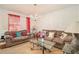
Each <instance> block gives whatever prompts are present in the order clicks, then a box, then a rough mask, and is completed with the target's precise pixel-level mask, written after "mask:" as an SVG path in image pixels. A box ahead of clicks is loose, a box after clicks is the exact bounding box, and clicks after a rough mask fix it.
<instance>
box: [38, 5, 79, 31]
mask: <svg viewBox="0 0 79 59" xmlns="http://www.w3.org/2000/svg"><path fill="white" fill-rule="evenodd" d="M78 8H79V7H78V6H72V7H68V8H64V9H61V10H57V11H54V12H49V13H48V14H44V15H41V16H42V17H41V18H40V19H38V20H39V21H38V27H37V29H38V30H42V29H49V30H65V29H66V28H67V27H68V25H70V24H71V22H74V21H76V20H78Z"/></svg>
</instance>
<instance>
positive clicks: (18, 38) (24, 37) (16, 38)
mask: <svg viewBox="0 0 79 59" xmlns="http://www.w3.org/2000/svg"><path fill="white" fill-rule="evenodd" d="M27 38H28V36H21V37H15V38H14V39H13V41H17V40H23V39H27Z"/></svg>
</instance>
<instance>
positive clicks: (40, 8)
mask: <svg viewBox="0 0 79 59" xmlns="http://www.w3.org/2000/svg"><path fill="white" fill-rule="evenodd" d="M70 6H73V5H71V4H37V6H34V4H0V8H3V9H7V10H10V11H15V12H19V13H23V14H27V15H28V14H43V13H48V12H51V11H55V10H59V9H62V8H66V7H70Z"/></svg>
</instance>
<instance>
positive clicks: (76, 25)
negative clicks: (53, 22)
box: [65, 21, 79, 33]
mask: <svg viewBox="0 0 79 59" xmlns="http://www.w3.org/2000/svg"><path fill="white" fill-rule="evenodd" d="M65 32H69V33H79V21H78V22H73V23H70V25H68V26H67V28H66V29H65Z"/></svg>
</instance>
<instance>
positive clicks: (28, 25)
mask: <svg viewBox="0 0 79 59" xmlns="http://www.w3.org/2000/svg"><path fill="white" fill-rule="evenodd" d="M26 27H27V33H30V17H26Z"/></svg>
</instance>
